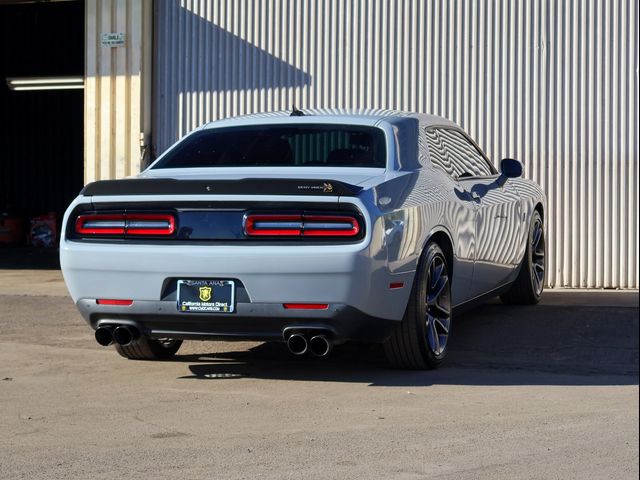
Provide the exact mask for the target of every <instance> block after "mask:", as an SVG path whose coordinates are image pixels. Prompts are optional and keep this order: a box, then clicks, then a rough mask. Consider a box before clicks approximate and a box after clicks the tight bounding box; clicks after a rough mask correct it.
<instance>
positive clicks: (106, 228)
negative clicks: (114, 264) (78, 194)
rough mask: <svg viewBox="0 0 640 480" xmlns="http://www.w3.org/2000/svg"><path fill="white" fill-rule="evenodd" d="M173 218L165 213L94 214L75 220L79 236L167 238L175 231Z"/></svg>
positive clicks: (81, 216)
mask: <svg viewBox="0 0 640 480" xmlns="http://www.w3.org/2000/svg"><path fill="white" fill-rule="evenodd" d="M175 228H176V223H175V218H174V216H173V215H171V214H166V213H120V214H113V213H104V214H103V213H95V214H88V215H80V216H79V217H78V218H77V219H76V233H78V234H80V235H107V236H109V235H154V236H157V235H159V236H168V235H172V234H173V232H174V231H175Z"/></svg>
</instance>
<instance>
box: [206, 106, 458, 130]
mask: <svg viewBox="0 0 640 480" xmlns="http://www.w3.org/2000/svg"><path fill="white" fill-rule="evenodd" d="M303 112H304V115H303V116H292V115H291V110H281V111H276V112H265V113H253V114H250V115H242V116H238V117H231V118H225V119H222V120H216V121H214V122H210V123H207V124H206V125H204V127H203V128H222V127H240V126H244V125H265V124H285V123H286V124H291V123H327V124H345V123H347V124H355V125H370V126H375V125H378V124H379V123H381V122H386V123H390V124H399V123H403V121H405V120H406V119H408V118H415V119H417V120H418V121H419V122H420V123H422V124H423V125H424V126H427V127H428V126H434V125H440V126H449V127H457V126H458V125H456V124H455V123H454V122H452V121H451V120H447V119H446V118H442V117H438V116H436V115H429V114H426V113H415V112H404V111H401V110H385V109H371V108H366V109H342V108H318V109H304V110H303Z"/></svg>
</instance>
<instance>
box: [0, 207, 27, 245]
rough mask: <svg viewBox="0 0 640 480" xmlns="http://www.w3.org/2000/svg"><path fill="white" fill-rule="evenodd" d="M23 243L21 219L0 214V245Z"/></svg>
mask: <svg viewBox="0 0 640 480" xmlns="http://www.w3.org/2000/svg"><path fill="white" fill-rule="evenodd" d="M23 242H24V226H23V225H22V218H20V217H13V216H10V215H9V214H7V213H0V245H18V244H20V243H23Z"/></svg>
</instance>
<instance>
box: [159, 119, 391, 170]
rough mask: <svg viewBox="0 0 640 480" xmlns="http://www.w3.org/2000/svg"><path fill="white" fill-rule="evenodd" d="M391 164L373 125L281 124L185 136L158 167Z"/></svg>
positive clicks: (360, 165) (234, 128)
mask: <svg viewBox="0 0 640 480" xmlns="http://www.w3.org/2000/svg"><path fill="white" fill-rule="evenodd" d="M317 166H320V167H324V166H326V167H376V168H384V167H385V166H386V148H385V138H384V133H383V131H382V130H380V129H378V128H374V127H360V126H347V125H277V126H265V125H260V126H251V127H232V128H212V129H204V130H200V131H198V132H195V133H193V134H192V135H189V136H188V137H186V138H185V139H184V140H183V141H182V142H181V143H179V144H178V145H177V146H176V147H175V148H173V149H172V150H171V151H169V152H168V153H167V154H166V155H165V156H164V157H163V158H162V159H161V160H160V161H159V162H158V163H157V164H156V165H154V167H153V168H154V169H156V168H195V167H317Z"/></svg>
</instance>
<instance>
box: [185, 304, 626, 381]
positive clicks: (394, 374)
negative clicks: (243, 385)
mask: <svg viewBox="0 0 640 480" xmlns="http://www.w3.org/2000/svg"><path fill="white" fill-rule="evenodd" d="M557 303H558V302H556V304H551V305H544V304H541V305H537V306H532V307H512V306H506V305H502V304H500V303H498V302H493V303H491V304H487V305H484V306H481V307H479V308H477V309H476V310H474V311H473V312H471V313H467V314H465V315H462V316H460V317H458V318H457V319H456V324H455V332H454V335H453V336H452V338H451V345H450V352H449V358H448V361H447V363H446V364H445V365H443V367H442V368H440V369H439V370H437V371H402V370H395V369H392V368H390V367H389V365H388V364H387V363H386V361H385V358H384V352H383V350H382V348H381V347H380V346H372V345H364V344H351V343H350V344H344V345H340V346H338V347H336V348H335V349H334V350H333V352H332V353H331V355H330V356H329V357H326V358H315V357H312V356H304V357H294V356H292V355H291V354H289V353H288V352H287V351H286V348H285V346H284V344H277V343H272V344H269V343H265V344H261V345H259V346H257V347H254V348H251V349H250V350H245V351H228V352H224V353H215V354H210V355H183V356H177V357H176V360H177V361H180V362H185V363H187V364H188V371H189V372H188V374H185V375H184V376H182V377H181V378H183V379H198V380H213V379H220V378H227V379H228V378H245V377H249V378H262V379H269V380H274V379H277V380H293V381H328V382H352V383H366V384H368V385H371V386H428V385H443V384H447V385H638V308H637V306H626V307H620V306H617V307H616V306H606V307H603V306H594V305H591V306H580V305H562V302H559V303H560V304H557Z"/></svg>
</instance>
